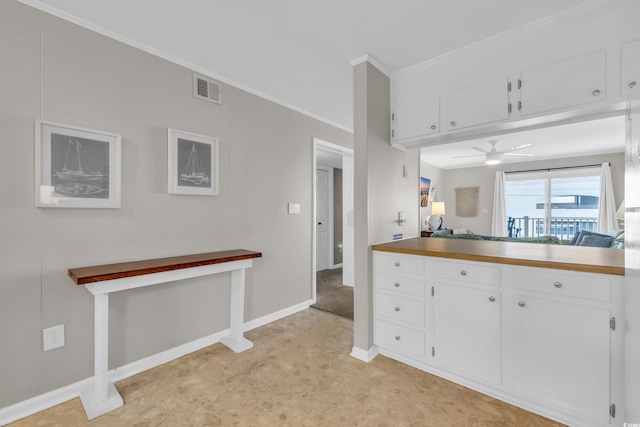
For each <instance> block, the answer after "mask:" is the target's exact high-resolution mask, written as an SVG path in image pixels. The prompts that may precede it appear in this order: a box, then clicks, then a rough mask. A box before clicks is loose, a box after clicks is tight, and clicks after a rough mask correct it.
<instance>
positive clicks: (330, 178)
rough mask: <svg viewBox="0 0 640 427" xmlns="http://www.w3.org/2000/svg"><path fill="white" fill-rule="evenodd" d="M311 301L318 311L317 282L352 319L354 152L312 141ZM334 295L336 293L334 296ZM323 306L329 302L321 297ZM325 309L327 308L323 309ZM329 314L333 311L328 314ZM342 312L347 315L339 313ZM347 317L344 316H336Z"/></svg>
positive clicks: (317, 140)
mask: <svg viewBox="0 0 640 427" xmlns="http://www.w3.org/2000/svg"><path fill="white" fill-rule="evenodd" d="M312 191H313V194H314V205H313V209H312V212H313V223H312V224H313V230H312V240H313V242H312V267H313V268H312V293H313V295H312V299H313V304H314V307H316V308H321V307H318V306H317V305H318V303H319V301H318V282H319V281H320V283H321V285H322V287H323V289H327V287H326V286H325V285H329V289H330V291H331V293H332V296H331V297H332V298H334V299H335V300H336V303H337V305H338V306H341V307H345V301H344V298H342V297H341V296H340V295H347V297H349V294H350V300H349V301H350V302H348V303H347V304H346V306H348V307H346V309H347V311H350V312H351V314H350V315H349V316H345V317H351V318H353V314H352V313H353V302H352V301H353V280H354V279H353V276H354V272H353V239H354V237H353V150H352V149H349V148H346V147H342V146H340V145H337V144H333V143H330V142H327V141H323V140H321V139H318V138H314V139H313V189H312ZM334 291H335V292H334ZM320 299H321V300H324V301H320V303H323V302H326V298H324V296H321V298H320ZM321 309H324V308H321ZM327 311H330V310H327ZM339 311H344V310H342V309H340V310H339ZM337 314H341V315H344V314H342V313H337Z"/></svg>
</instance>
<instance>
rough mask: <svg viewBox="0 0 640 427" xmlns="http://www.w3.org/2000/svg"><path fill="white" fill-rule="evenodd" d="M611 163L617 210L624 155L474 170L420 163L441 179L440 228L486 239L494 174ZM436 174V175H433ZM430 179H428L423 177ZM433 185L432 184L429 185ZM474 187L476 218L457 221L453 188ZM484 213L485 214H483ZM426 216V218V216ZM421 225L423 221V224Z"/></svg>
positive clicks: (491, 203)
mask: <svg viewBox="0 0 640 427" xmlns="http://www.w3.org/2000/svg"><path fill="white" fill-rule="evenodd" d="M603 162H610V163H611V180H612V181H613V191H614V194H615V200H616V206H618V205H619V204H620V203H621V202H622V199H623V197H624V153H612V154H602V155H598V156H583V157H570V158H564V159H552V160H540V161H536V162H523V163H517V164H508V165H507V164H505V165H499V166H497V167H495V166H494V167H490V166H489V167H488V166H481V167H476V168H464V169H450V170H442V169H439V168H436V167H434V166H431V165H428V164H426V163H422V170H423V172H422V173H423V176H425V175H424V174H433V175H434V176H438V175H440V176H441V177H439V178H438V179H439V180H441V181H442V182H441V184H439V185H438V187H439V189H440V190H441V191H439V193H438V196H439V198H440V200H444V202H445V203H446V209H447V214H446V215H445V216H444V217H443V219H444V221H443V227H446V228H467V229H469V230H471V231H473V232H474V233H476V234H485V235H488V234H490V233H491V217H492V215H493V190H494V185H495V174H496V172H497V171H517V170H528V169H539V168H554V167H565V166H579V165H590V164H600V163H603ZM435 172H438V173H435ZM425 178H429V176H425ZM432 185H433V183H432ZM471 185H476V186H479V187H480V194H479V197H480V203H479V209H478V216H476V217H467V218H464V217H458V216H456V209H455V207H456V204H455V201H456V195H455V189H456V187H465V186H471ZM482 209H486V210H487V213H482ZM427 215H428V214H427ZM423 222H424V221H423Z"/></svg>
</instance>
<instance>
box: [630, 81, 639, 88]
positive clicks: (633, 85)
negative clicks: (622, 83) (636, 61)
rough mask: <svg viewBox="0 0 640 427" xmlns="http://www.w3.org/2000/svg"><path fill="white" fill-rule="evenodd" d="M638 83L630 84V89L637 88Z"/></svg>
mask: <svg viewBox="0 0 640 427" xmlns="http://www.w3.org/2000/svg"><path fill="white" fill-rule="evenodd" d="M636 83H637V82H629V89H633V88H634V87H636Z"/></svg>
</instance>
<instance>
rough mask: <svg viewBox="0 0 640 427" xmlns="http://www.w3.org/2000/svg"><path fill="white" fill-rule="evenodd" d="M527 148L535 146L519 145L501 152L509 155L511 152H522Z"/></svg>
mask: <svg viewBox="0 0 640 427" xmlns="http://www.w3.org/2000/svg"><path fill="white" fill-rule="evenodd" d="M527 147H533V144H522V145H518V146H517V147H513V148H507V149H506V150H502V151H501V152H502V153H509V152H511V151H516V150H522V149H523V148H527Z"/></svg>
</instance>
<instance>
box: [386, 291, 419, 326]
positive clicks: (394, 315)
mask: <svg viewBox="0 0 640 427" xmlns="http://www.w3.org/2000/svg"><path fill="white" fill-rule="evenodd" d="M376 316H385V317H388V318H391V319H393V320H398V321H402V322H407V323H412V324H414V325H416V326H424V302H423V301H416V300H412V299H408V298H403V297H400V296H395V295H388V294H381V293H377V294H376Z"/></svg>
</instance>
